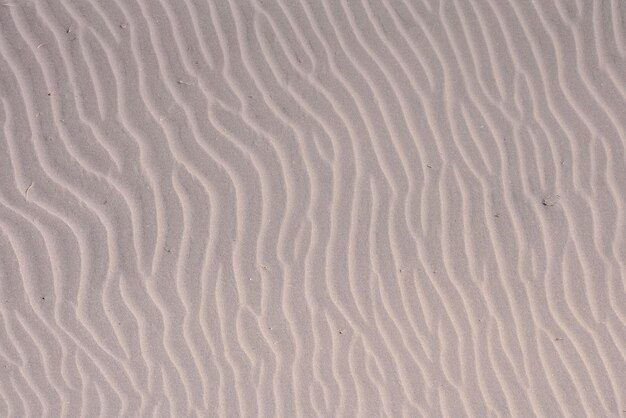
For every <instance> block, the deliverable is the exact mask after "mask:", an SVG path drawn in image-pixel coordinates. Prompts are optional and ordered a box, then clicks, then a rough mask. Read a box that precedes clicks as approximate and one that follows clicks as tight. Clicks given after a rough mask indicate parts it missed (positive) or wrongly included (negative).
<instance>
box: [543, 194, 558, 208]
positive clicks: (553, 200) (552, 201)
mask: <svg viewBox="0 0 626 418" xmlns="http://www.w3.org/2000/svg"><path fill="white" fill-rule="evenodd" d="M560 198H561V197H560V196H559V195H558V194H555V195H549V196H546V197H544V198H543V200H542V201H541V204H542V205H544V206H554V205H556V204H557V203H558V202H559V199H560Z"/></svg>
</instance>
